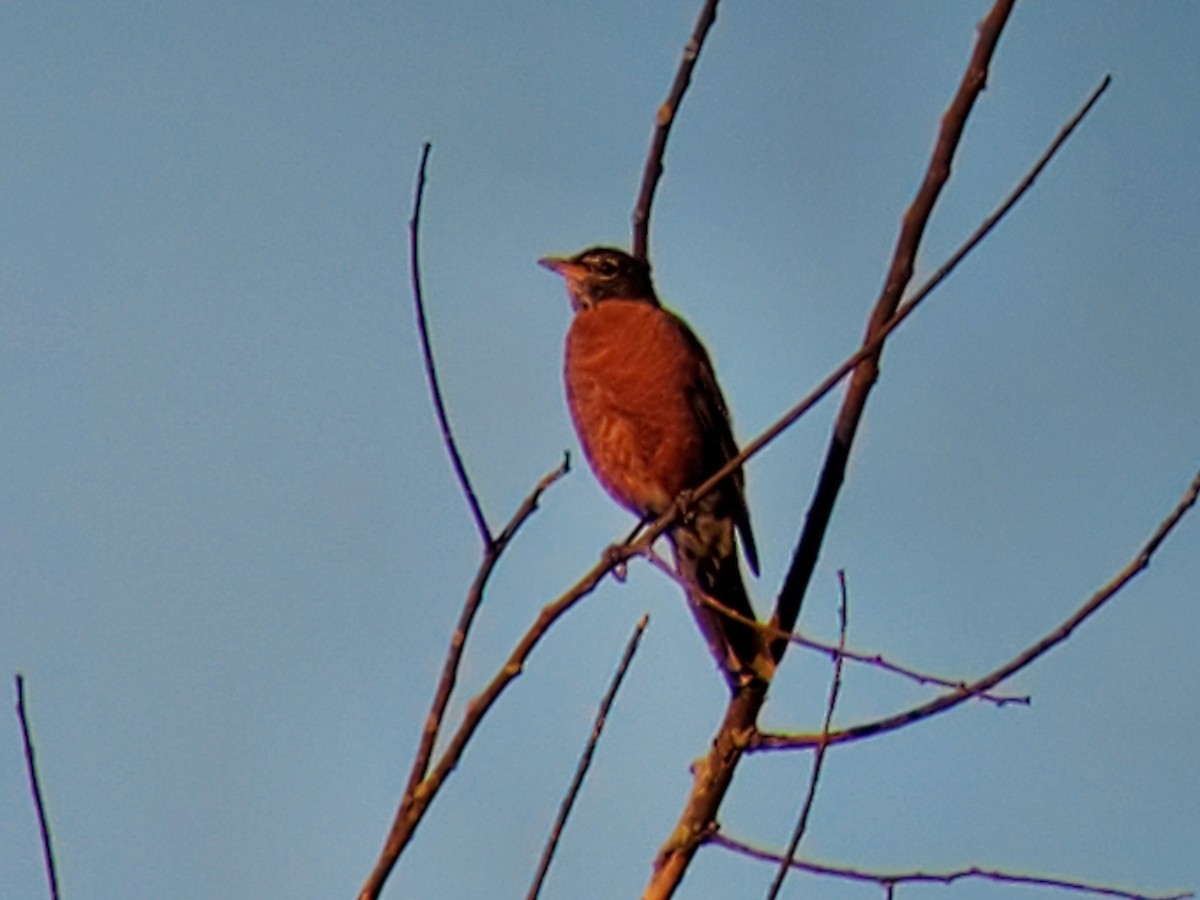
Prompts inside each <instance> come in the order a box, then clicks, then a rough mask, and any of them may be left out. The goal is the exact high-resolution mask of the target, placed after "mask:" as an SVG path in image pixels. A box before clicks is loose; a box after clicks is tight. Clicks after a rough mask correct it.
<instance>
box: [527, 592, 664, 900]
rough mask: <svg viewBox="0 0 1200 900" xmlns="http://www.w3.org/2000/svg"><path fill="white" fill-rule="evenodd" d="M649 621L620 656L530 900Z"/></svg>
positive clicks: (642, 622)
mask: <svg viewBox="0 0 1200 900" xmlns="http://www.w3.org/2000/svg"><path fill="white" fill-rule="evenodd" d="M649 622H650V616H649V615H644V616H642V618H641V620H640V621H639V622H638V623H637V626H636V627H635V628H634V629H633V634H632V635H631V636H630V638H629V643H627V644H626V645H625V653H624V654H623V655H622V657H621V662H620V664H619V665H618V666H617V671H616V672H615V673H614V674H613V677H612V683H611V684H609V686H608V692H607V693H605V695H604V699H603V700H601V701H600V709H599V710H598V711H597V713H596V721H595V722H594V723H593V724H592V733H591V735H590V736H589V737H588V742H587V746H586V747H584V750H583V754H582V755H581V756H580V757H579V765H577V766H576V767H575V776H574V777H573V778H572V779H571V786H570V787H569V788H568V789H567V793H566V796H564V797H563V799H562V803H561V804H560V805H559V808H558V817H557V818H556V819H555V820H554V826H553V827H552V828H551V829H550V836H549V837H548V838H547V839H546V846H545V848H544V849H543V850H542V858H541V861H540V862H539V863H538V870H537V874H536V875H535V876H534V878H533V885H532V886H531V887H530V888H529V893H528V894H527V895H526V897H527V898H528V900H537V897H538V895H539V894H540V893H541V891H542V883H543V882H544V881H545V880H546V873H547V872H548V871H549V870H550V861H551V860H552V859H554V851H555V850H556V849H557V848H558V841H559V838H561V837H562V832H563V828H564V827H565V826H566V824H567V817H568V816H569V815H571V807H572V806H574V805H575V798H576V797H578V796H579V789H580V788H581V787H583V779H584V778H586V777H587V772H588V768H589V767H590V766H591V764H592V756H593V755H594V754H595V752H596V744H597V743H599V741H600V734H601V732H603V731H604V724H605V722H606V721H607V719H608V713H609V710H611V709H612V705H613V701H614V700H616V698H617V691H618V690H620V688H621V682H622V681H624V680H625V673H626V672H628V671H629V664H630V663H631V662H633V656H634V654H635V653H637V649H638V644H640V643H641V641H642V634H643V633H645V631H646V625H648V624H649Z"/></svg>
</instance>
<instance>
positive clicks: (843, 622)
mask: <svg viewBox="0 0 1200 900" xmlns="http://www.w3.org/2000/svg"><path fill="white" fill-rule="evenodd" d="M838 588H839V590H840V593H841V603H840V604H839V606H838V622H839V627H838V654H837V657H836V658H835V659H834V663H833V683H832V684H831V685H830V686H829V703H828V704H827V705H826V707H825V721H824V722H823V723H822V724H821V736H822V740H821V745H820V746H819V747H817V753H816V756H815V757H814V758H813V764H812V773H811V774H810V775H809V778H808V792H807V793H806V794H805V796H804V804H803V805H802V806H801V807H800V816H799V818H798V819H797V820H796V828H795V830H794V831H793V832H792V839H791V840H790V841H789V842H788V846H787V850H786V852H785V853H784V855H783V859H781V860H780V861H779V870H778V871H777V872H776V873H775V880H774V881H773V882H772V883H771V888H770V890H769V891H767V900H775V898H776V897H778V896H779V892H780V891H781V890H783V880H784V879H785V878H786V877H787V873H788V870H789V869H790V868H791V865H792V861H793V860H794V859H795V858H796V850H797V849H798V848H799V846H800V840H801V838H803V837H804V832H805V830H806V829H807V828H808V817H809V815H810V814H811V813H812V808H813V803H814V802H815V801H816V799H817V782H818V781H819V780H820V778H821V767H822V766H823V765H824V764H825V749H826V748H827V747H828V746H829V745H828V743H827V742H826V740H825V738H827V737H828V736H829V729H830V726H831V724H832V723H833V710H834V708H835V707H836V706H837V698H838V692H839V691H841V689H842V662H843V660H844V659H845V656H844V655H843V654H844V652H845V650H846V628H847V621H848V619H849V606H850V601H849V598H848V597H847V595H846V573H845V571H844V570H839V571H838Z"/></svg>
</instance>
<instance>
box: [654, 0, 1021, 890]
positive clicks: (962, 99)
mask: <svg viewBox="0 0 1200 900" xmlns="http://www.w3.org/2000/svg"><path fill="white" fill-rule="evenodd" d="M1013 2H1014V0H997V2H996V4H995V5H994V6H993V7H992V10H991V11H990V12H989V13H988V15H987V17H986V18H985V19H984V21H983V22H982V23H981V25H980V27H979V35H978V38H977V41H976V45H975V50H974V52H973V54H972V57H971V61H970V63H969V64H968V66H967V72H966V74H965V75H964V77H963V81H962V84H961V86H960V88H959V91H958V93H957V94H956V96H955V98H954V100H953V101H952V102H951V104H950V107H949V108H948V109H947V111H946V113H945V115H944V116H943V118H942V130H941V134H940V135H939V137H938V141H937V144H936V146H935V149H934V154H933V158H932V159H931V160H930V163H929V168H928V171H927V173H926V176H925V181H924V183H923V184H922V186H921V189H920V190H919V191H918V193H917V197H916V199H915V200H914V201H913V204H912V206H910V208H909V211H908V212H907V213H906V214H905V217H904V224H903V226H902V228H901V232H900V238H899V240H898V242H897V246H896V251H895V254H894V257H893V262H892V266H891V270H890V272H889V275H888V278H887V281H886V283H885V286H884V290H883V292H882V294H881V295H880V298H879V300H878V301H877V302H876V304H875V308H874V310H873V311H872V314H871V319H870V324H869V325H868V328H867V335H866V339H865V343H870V342H871V341H872V340H875V339H876V338H877V337H878V335H879V334H880V333H881V332H883V330H884V329H886V328H888V323H889V320H890V319H892V318H893V316H894V315H895V314H896V311H897V308H898V306H899V303H900V298H901V296H902V294H903V293H904V290H905V288H906V287H907V286H908V282H909V279H910V278H911V274H912V269H913V264H914V260H915V257H916V253H917V249H918V247H919V244H920V238H921V235H922V234H923V232H924V228H925V223H926V222H927V221H928V219H929V215H930V213H931V212H932V210H933V204H934V202H935V201H936V199H937V196H938V194H939V193H940V192H941V189H942V186H943V185H944V184H945V183H946V180H947V179H948V178H949V173H950V162H951V160H952V158H953V155H954V152H955V150H956V149H957V147H958V142H959V138H960V137H961V135H962V129H963V126H964V125H965V123H966V118H967V115H968V114H969V113H970V111H971V108H972V107H973V106H974V102H975V99H976V98H977V97H978V95H979V92H980V91H981V90H982V89H983V85H984V83H985V82H986V80H987V70H988V66H989V64H990V61H991V57H992V54H993V53H994V51H995V48H996V44H997V42H998V41H999V38H1000V33H1001V31H1002V30H1003V28H1004V25H1005V23H1006V22H1007V20H1008V16H1009V14H1010V13H1011V12H1012V6H1013ZM880 352H882V344H881V345H880V347H879V348H878V349H877V350H875V351H874V352H873V353H872V354H871V355H869V356H867V357H865V358H864V359H863V360H862V362H861V363H860V364H859V365H858V366H857V368H856V369H855V371H854V375H853V377H852V380H851V383H850V387H849V389H848V390H847V393H846V399H845V400H844V401H843V404H842V409H841V412H840V413H839V415H838V419H837V422H836V423H835V425H834V434H833V438H832V440H831V443H830V447H829V450H828V452H827V454H826V460H825V465H824V467H823V469H822V473H821V476H820V478H819V480H818V484H817V489H816V492H815V494H814V497H813V501H812V503H811V504H810V507H809V511H808V514H807V517H806V521H805V525H804V528H803V529H802V531H801V536H800V541H799V543H798V545H797V547H796V551H795V553H794V554H793V558H792V564H791V567H790V568H789V571H788V574H787V577H786V578H785V579H784V585H783V588H782V590H781V591H780V595H779V598H778V600H777V601H776V606H775V612H774V614H773V615H772V619H771V624H773V625H774V626H776V627H778V628H779V629H780V630H782V631H785V632H790V631H791V630H792V628H793V627H794V626H795V624H796V619H797V617H798V615H799V612H800V603H801V601H802V599H803V597H804V593H805V591H806V590H807V585H808V582H809V580H810V579H811V577H812V572H813V569H814V568H815V567H816V562H817V554H818V551H819V549H820V546H821V543H822V541H823V540H824V536H825V531H826V528H827V527H828V524H829V521H830V518H831V516H832V513H833V504H834V501H835V500H836V498H837V494H838V492H839V490H840V488H841V484H842V481H843V478H844V475H845V468H846V463H847V462H848V460H849V456H850V446H851V443H852V442H853V439H854V434H855V432H856V431H857V428H858V423H859V421H860V420H861V417H862V413H863V409H864V407H865V404H866V399H867V395H868V393H869V392H870V388H871V386H872V385H873V383H874V381H875V379H876V377H877V373H878V357H879V353H880ZM698 490H699V492H703V491H704V490H705V488H704V487H701V488H699V489H698ZM702 495H703V494H702V493H698V496H702ZM656 524H657V523H656ZM787 646H788V643H787V641H785V640H782V639H781V640H778V641H776V642H774V643H773V644H772V655H773V656H774V657H775V659H776V661H778V660H780V659H781V658H782V656H783V654H784V652H785V651H786V649H787ZM768 688H769V684H767V683H765V682H763V681H760V680H757V679H755V680H752V681H750V682H749V683H747V684H745V685H744V686H742V687H741V688H739V689H738V690H737V691H735V692H734V695H733V697H732V698H731V699H730V703H729V707H728V708H727V710H726V714H725V718H724V720H723V721H722V723H721V726H720V729H719V731H718V732H717V735H716V738H715V739H714V741H713V744H712V747H711V748H710V750H709V752H708V754H707V755H706V756H705V757H704V759H702V760H700V761H698V762H697V763H696V764H695V766H694V768H693V772H694V779H693V784H692V791H691V794H690V795H689V797H688V800H687V802H686V804H685V806H684V810H683V813H682V815H681V816H680V820H679V824H678V825H677V826H676V827H675V829H674V831H673V832H672V834H671V836H670V838H668V840H667V842H666V843H665V844H664V845H663V847H662V849H660V850H659V853H658V855H657V857H656V858H655V861H654V871H653V873H652V875H651V878H650V882H649V884H648V885H647V887H646V890H645V891H644V892H643V900H665V898H668V897H670V896H671V895H672V894H674V892H675V889H676V887H678V885H679V883H680V882H681V881H682V880H683V876H684V874H685V873H686V871H687V867H688V866H689V864H690V863H691V860H692V858H693V857H694V856H695V853H696V850H697V849H698V848H699V847H700V845H701V844H702V843H703V841H704V840H705V838H706V837H708V836H709V835H711V834H712V833H713V831H714V830H715V828H716V815H717V810H718V809H719V808H720V806H721V804H722V802H723V801H724V799H725V793H726V791H727V790H728V789H729V785H730V783H731V782H732V780H733V773H734V770H735V769H736V768H737V764H738V762H740V760H741V756H742V753H743V752H744V750H745V748H746V746H747V743H748V742H749V741H750V740H751V739H752V738H753V736H754V735H755V734H756V733H757V726H756V722H757V720H758V713H759V711H760V710H761V709H762V705H763V703H764V702H765V700H766V696H767V690H768Z"/></svg>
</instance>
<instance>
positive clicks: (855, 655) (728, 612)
mask: <svg viewBox="0 0 1200 900" xmlns="http://www.w3.org/2000/svg"><path fill="white" fill-rule="evenodd" d="M642 556H644V557H645V558H646V559H647V560H648V561H649V562H650V564H651V565H652V566H654V567H655V568H656V569H658V570H659V571H660V572H662V573H663V574H664V575H666V576H667V577H668V578H670V579H671V580H672V581H674V582H675V583H676V584H678V585H679V586H680V587H681V588H684V589H691V590H692V593H693V595H694V596H695V597H696V599H697V601H698V602H700V603H703V604H704V605H705V606H707V607H708V608H709V609H712V610H713V611H715V612H717V613H719V614H721V615H723V616H725V617H726V618H727V619H732V620H733V621H735V622H740V623H741V624H743V625H748V626H749V627H751V628H756V629H758V630H759V631H761V632H762V633H763V634H765V635H767V637H769V638H770V639H771V640H774V639H776V638H785V639H787V640H789V641H791V642H792V643H793V644H796V645H798V646H800V647H803V648H805V649H806V650H813V651H816V652H818V653H822V654H824V655H825V656H828V657H829V659H830V660H831V661H836V660H837V658H838V657H839V656H840V657H842V658H843V659H847V660H849V661H850V662H856V663H861V664H862V665H866V666H871V667H873V668H876V669H882V670H883V671H885V672H889V673H891V674H893V675H899V676H901V677H902V678H907V679H908V680H909V681H913V682H916V683H917V684H922V685H929V684H935V685H937V686H939V687H947V688H957V689H960V690H961V689H964V688H966V687H967V682H966V681H964V680H963V679H961V678H957V679H956V678H944V677H942V676H941V675H933V674H930V673H929V672H920V671H917V670H916V669H913V668H910V667H908V666H903V665H900V664H899V663H895V662H892V661H891V660H889V659H887V658H886V657H884V656H883V654H881V653H866V652H863V651H861V650H851V649H850V648H849V647H839V646H838V645H837V644H827V643H825V642H824V641H818V640H815V639H813V638H810V637H806V636H804V635H802V634H800V633H799V632H795V631H793V632H791V633H785V632H782V631H780V630H779V629H778V628H775V627H774V626H772V625H771V624H770V623H767V622H759V621H757V620H756V619H752V618H750V617H749V616H744V615H742V614H741V613H739V612H737V611H736V610H733V609H730V608H729V607H728V606H726V605H725V604H724V603H721V602H720V601H719V600H717V599H716V598H715V597H712V596H710V595H708V594H705V593H704V592H703V591H696V590H695V589H694V586H689V585H688V583H687V581H686V580H685V579H684V578H683V577H682V576H681V575H680V574H679V573H678V572H677V571H676V570H675V569H674V568H673V567H672V566H671V564H670V563H669V562H667V561H666V560H665V559H663V558H662V556H660V555H659V554H658V553H657V552H655V550H654V548H653V547H649V548H647V549H646V550H644V551H643V553H642ZM975 699H977V700H980V701H982V702H988V703H993V704H995V705H996V706H1011V705H1018V706H1029V705H1030V703H1031V702H1032V700H1031V698H1030V697H1029V695H1028V694H999V693H991V692H988V693H984V694H979V695H978V696H977V697H976V698H975Z"/></svg>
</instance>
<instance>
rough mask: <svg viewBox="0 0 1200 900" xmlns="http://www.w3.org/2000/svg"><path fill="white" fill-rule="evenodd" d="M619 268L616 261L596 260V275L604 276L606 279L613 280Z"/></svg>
mask: <svg viewBox="0 0 1200 900" xmlns="http://www.w3.org/2000/svg"><path fill="white" fill-rule="evenodd" d="M618 268H619V267H618V266H617V264H616V262H615V261H614V260H611V259H607V258H606V259H598V260H596V274H597V275H603V276H604V277H605V278H612V277H613V276H614V275H616V274H617V269H618Z"/></svg>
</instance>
